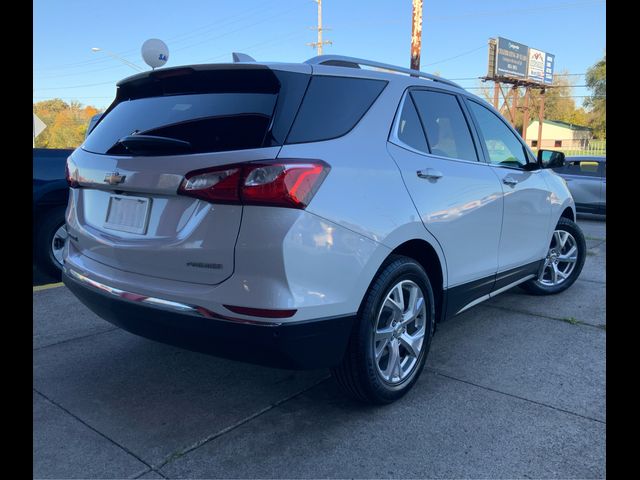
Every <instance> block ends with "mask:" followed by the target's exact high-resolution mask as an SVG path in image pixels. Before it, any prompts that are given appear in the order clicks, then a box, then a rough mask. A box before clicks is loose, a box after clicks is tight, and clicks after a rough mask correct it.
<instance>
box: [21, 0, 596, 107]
mask: <svg viewBox="0 0 640 480" xmlns="http://www.w3.org/2000/svg"><path fill="white" fill-rule="evenodd" d="M411 4H412V2H411V0H323V2H322V9H323V26H324V27H325V28H329V29H330V30H327V31H325V32H324V39H325V40H331V41H332V42H333V43H332V45H325V47H324V53H325V54H337V55H348V56H354V57H360V58H366V59H371V60H377V61H381V62H385V63H391V64H394V65H400V66H404V67H408V66H409V59H410V42H411V9H412V7H411ZM605 12H606V2H605V1H604V0H557V1H549V0H539V1H538V0H520V1H518V2H505V1H504V0H502V1H495V0H483V1H481V2H479V1H471V0H466V1H465V0H424V6H423V25H422V56H421V70H423V71H426V72H431V73H438V74H439V75H441V76H442V77H445V78H448V79H451V80H456V81H457V82H458V83H459V84H461V85H462V86H463V87H465V88H468V89H469V90H470V91H472V92H475V93H478V88H479V85H480V82H479V80H477V78H478V77H481V76H484V75H486V72H487V56H488V46H487V42H488V39H489V38H492V37H493V38H495V37H498V36H501V37H505V38H508V39H510V40H513V41H516V42H519V43H523V44H525V45H528V46H529V47H533V48H536V49H538V50H542V51H546V52H549V53H553V54H555V56H556V73H558V72H562V71H565V70H566V71H568V72H570V73H572V74H584V73H585V72H586V71H587V69H588V68H589V67H590V66H591V65H593V64H594V63H595V62H597V61H598V60H600V59H601V58H602V57H603V55H604V54H605V49H606V36H605V33H606V32H605ZM33 14H34V16H33V99H34V102H37V101H41V100H46V99H50V98H62V99H63V100H65V101H67V102H69V101H72V100H75V101H79V102H81V103H82V104H84V105H93V106H95V107H97V108H99V109H104V108H106V107H107V106H108V105H109V104H110V103H111V101H112V100H113V98H114V96H115V84H116V83H117V82H118V81H119V80H121V79H123V78H125V77H127V76H129V75H132V74H135V73H136V71H135V70H134V69H133V68H132V67H130V66H128V65H126V64H125V63H124V62H122V61H120V60H118V59H117V58H114V57H113V56H112V55H109V53H111V54H113V55H115V56H118V57H121V58H123V59H125V60H127V61H128V62H133V63H135V64H137V65H139V66H141V67H145V68H149V67H147V65H146V64H145V63H144V61H143V60H142V56H141V53H140V48H141V46H142V44H143V43H144V41H145V40H147V39H149V38H159V39H162V40H163V41H164V42H165V43H166V44H167V45H168V47H169V60H168V62H167V64H166V66H167V67H169V66H179V65H188V64H198V63H224V62H230V61H231V52H233V51H237V52H242V53H247V54H249V55H251V56H253V57H254V58H255V59H256V60H258V61H261V60H262V61H278V62H303V61H305V60H307V59H309V58H311V57H313V56H315V54H316V53H315V50H314V49H313V48H312V47H310V46H307V45H306V43H308V42H314V41H316V35H317V34H316V32H315V31H314V30H312V29H311V27H314V26H316V22H317V5H316V3H315V2H314V1H313V0H271V1H269V0H233V1H230V0H182V1H175V0H126V1H124V0H105V1H102V2H87V1H86V0H34V3H33ZM93 47H97V48H100V49H101V50H100V51H98V52H93V51H92V50H91V49H92V48H93ZM571 79H572V80H573V81H574V84H575V85H576V88H574V90H573V94H574V95H575V96H576V103H577V104H581V103H582V101H583V98H581V97H582V96H584V95H588V93H589V91H588V90H587V89H586V88H585V87H581V85H584V83H585V81H584V76H580V75H575V76H572V77H571Z"/></svg>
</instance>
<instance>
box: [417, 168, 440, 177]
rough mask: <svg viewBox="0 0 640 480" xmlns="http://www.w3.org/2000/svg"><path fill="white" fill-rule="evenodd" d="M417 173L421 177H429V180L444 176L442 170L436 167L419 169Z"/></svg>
mask: <svg viewBox="0 0 640 480" xmlns="http://www.w3.org/2000/svg"><path fill="white" fill-rule="evenodd" d="M416 175H418V177H420V178H428V179H429V180H437V179H439V178H442V172H441V171H440V170H436V169H435V168H425V169H424V170H418V171H417V172H416Z"/></svg>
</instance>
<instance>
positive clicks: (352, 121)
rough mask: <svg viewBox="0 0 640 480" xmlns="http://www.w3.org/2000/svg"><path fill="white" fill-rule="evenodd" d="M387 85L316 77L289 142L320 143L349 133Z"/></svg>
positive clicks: (375, 81) (361, 79)
mask: <svg viewBox="0 0 640 480" xmlns="http://www.w3.org/2000/svg"><path fill="white" fill-rule="evenodd" d="M386 85H387V82H386V81H384V80H371V79H367V78H350V77H331V76H314V77H312V78H311V82H310V83H309V89H308V90H307V94H306V95H305V96H304V100H303V101H302V105H301V106H300V112H298V116H297V117H296V120H295V123H294V124H293V127H292V128H291V132H290V133H289V136H288V137H287V143H302V142H318V141H321V140H329V139H332V138H337V137H341V136H342V135H345V134H347V133H348V132H349V131H351V129H353V127H355V126H356V124H357V123H358V122H359V121H360V119H361V118H362V117H363V116H364V114H365V113H366V112H367V110H369V108H370V107H371V105H373V102H375V100H376V98H378V95H380V92H382V90H383V89H384V87H385V86H386Z"/></svg>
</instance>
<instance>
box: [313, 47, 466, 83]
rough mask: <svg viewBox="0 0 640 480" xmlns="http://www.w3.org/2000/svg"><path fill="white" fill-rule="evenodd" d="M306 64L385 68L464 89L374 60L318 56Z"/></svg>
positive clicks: (422, 73)
mask: <svg viewBox="0 0 640 480" xmlns="http://www.w3.org/2000/svg"><path fill="white" fill-rule="evenodd" d="M304 63H308V64H309V65H334V66H339V67H352V68H359V66H360V65H364V66H367V67H376V68H383V69H385V70H391V71H392V72H398V73H406V74H407V75H412V76H414V77H421V78H428V79H429V80H433V81H434V82H440V83H444V84H445V85H450V86H452V87H456V88H460V89H462V87H461V86H460V85H458V84H457V83H455V82H452V81H451V80H446V79H444V78H441V77H438V76H437V75H433V74H431V73H425V72H421V71H419V70H412V69H410V68H403V67H396V66H395V65H390V64H388V63H381V62H374V61H373V60H365V59H362V58H354V57H345V56H343V55H318V56H317V57H313V58H310V59H309V60H307V61H306V62H304Z"/></svg>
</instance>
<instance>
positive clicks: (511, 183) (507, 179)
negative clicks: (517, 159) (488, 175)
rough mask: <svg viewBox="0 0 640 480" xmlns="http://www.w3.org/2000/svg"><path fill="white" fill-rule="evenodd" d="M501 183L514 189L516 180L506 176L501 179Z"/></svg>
mask: <svg viewBox="0 0 640 480" xmlns="http://www.w3.org/2000/svg"><path fill="white" fill-rule="evenodd" d="M502 183H504V184H505V185H509V186H510V187H515V186H516V185H517V184H518V180H516V179H515V178H513V177H512V176H511V175H507V176H506V177H504V178H503V179H502Z"/></svg>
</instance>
